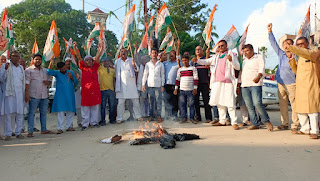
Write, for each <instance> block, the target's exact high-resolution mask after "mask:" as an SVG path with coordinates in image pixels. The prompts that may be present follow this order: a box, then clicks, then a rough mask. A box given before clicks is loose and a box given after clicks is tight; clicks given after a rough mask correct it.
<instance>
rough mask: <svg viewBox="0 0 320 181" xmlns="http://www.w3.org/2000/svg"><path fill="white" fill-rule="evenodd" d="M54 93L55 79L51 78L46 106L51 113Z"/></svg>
mask: <svg viewBox="0 0 320 181" xmlns="http://www.w3.org/2000/svg"><path fill="white" fill-rule="evenodd" d="M55 93H56V77H52V82H51V87H50V88H49V105H48V109H49V111H50V112H51V108H52V103H53V98H54V94H55Z"/></svg>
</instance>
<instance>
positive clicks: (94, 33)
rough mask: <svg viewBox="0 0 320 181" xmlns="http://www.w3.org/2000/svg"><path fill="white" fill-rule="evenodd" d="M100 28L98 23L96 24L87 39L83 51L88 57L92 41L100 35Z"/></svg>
mask: <svg viewBox="0 0 320 181" xmlns="http://www.w3.org/2000/svg"><path fill="white" fill-rule="evenodd" d="M100 28H101V26H100V23H96V24H95V26H94V28H93V30H92V31H91V33H90V35H89V37H88V39H87V47H86V49H85V50H86V54H87V55H90V49H91V45H92V42H93V39H94V38H95V37H99V35H100Z"/></svg>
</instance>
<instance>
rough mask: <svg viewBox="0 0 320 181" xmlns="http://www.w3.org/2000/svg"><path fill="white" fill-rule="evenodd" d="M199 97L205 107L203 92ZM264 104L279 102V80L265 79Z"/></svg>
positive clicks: (263, 88)
mask: <svg viewBox="0 0 320 181" xmlns="http://www.w3.org/2000/svg"><path fill="white" fill-rule="evenodd" d="M199 99H200V106H201V107H203V106H204V104H203V99H202V95H201V94H200V97H199ZM262 104H263V105H264V106H265V107H267V106H268V105H271V104H279V98H278V83H277V81H273V80H268V79H263V86H262Z"/></svg>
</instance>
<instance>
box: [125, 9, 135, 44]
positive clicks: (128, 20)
mask: <svg viewBox="0 0 320 181" xmlns="http://www.w3.org/2000/svg"><path fill="white" fill-rule="evenodd" d="M135 9H136V5H135V4H134V5H133V6H132V8H131V9H130V10H129V12H128V13H127V14H126V16H125V18H124V21H123V23H122V27H123V34H124V40H123V46H124V47H125V48H126V47H128V46H129V42H130V39H129V33H130V32H133V30H134V12H135Z"/></svg>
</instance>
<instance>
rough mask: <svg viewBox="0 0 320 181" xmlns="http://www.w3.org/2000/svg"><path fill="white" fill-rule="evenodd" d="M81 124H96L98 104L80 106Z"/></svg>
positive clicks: (86, 125)
mask: <svg viewBox="0 0 320 181" xmlns="http://www.w3.org/2000/svg"><path fill="white" fill-rule="evenodd" d="M81 115H82V126H84V127H88V126H89V124H90V125H91V126H94V125H96V124H98V115H99V104H97V105H95V106H81Z"/></svg>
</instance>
